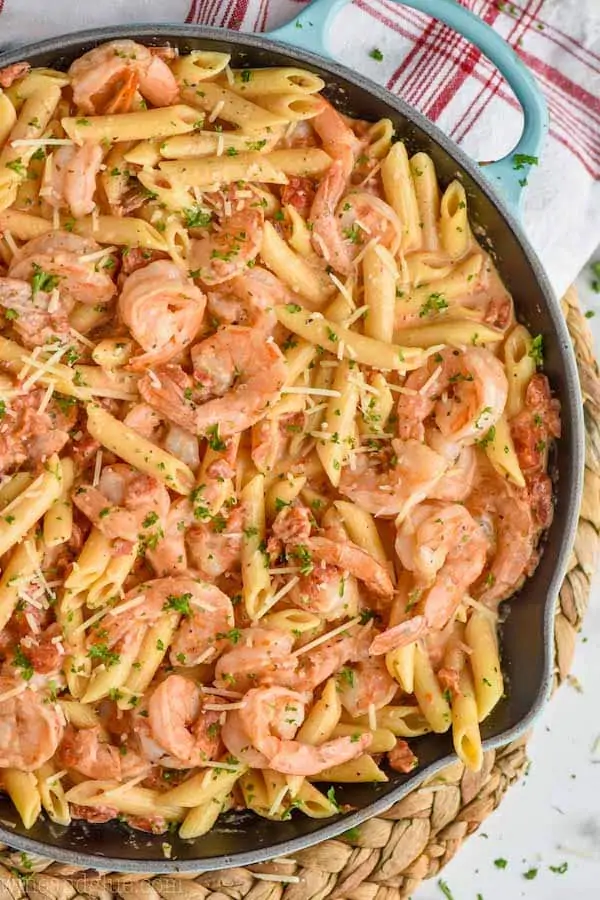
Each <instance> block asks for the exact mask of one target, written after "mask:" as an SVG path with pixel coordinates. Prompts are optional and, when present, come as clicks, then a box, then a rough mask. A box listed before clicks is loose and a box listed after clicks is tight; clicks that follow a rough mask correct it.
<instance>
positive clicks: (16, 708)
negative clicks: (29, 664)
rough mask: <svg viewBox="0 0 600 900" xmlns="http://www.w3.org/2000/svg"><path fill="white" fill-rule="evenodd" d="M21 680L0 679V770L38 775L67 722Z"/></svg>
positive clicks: (55, 706) (51, 754) (57, 742)
mask: <svg viewBox="0 0 600 900" xmlns="http://www.w3.org/2000/svg"><path fill="white" fill-rule="evenodd" d="M22 686H23V679H22V678H15V679H13V678H8V677H6V676H2V677H0V695H4V694H7V693H8V692H9V691H14V694H13V696H11V697H6V698H5V699H3V700H0V768H2V769H6V768H14V769H21V770H22V771H24V772H35V770H36V769H39V767H40V766H41V765H43V764H44V763H45V762H47V761H48V760H49V759H50V758H51V757H52V756H54V754H55V753H56V750H57V748H58V745H59V744H60V741H61V738H62V735H63V722H64V718H63V715H62V712H61V711H60V709H59V708H58V706H57V704H55V703H49V702H48V697H46V696H44V695H43V694H42V693H41V692H38V691H34V690H32V689H31V687H25V690H20V688H21V687H22Z"/></svg>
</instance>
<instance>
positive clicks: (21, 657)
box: [13, 647, 34, 681]
mask: <svg viewBox="0 0 600 900" xmlns="http://www.w3.org/2000/svg"><path fill="white" fill-rule="evenodd" d="M13 663H14V664H15V666H16V667H17V668H18V669H20V670H21V678H22V679H23V680H24V681H30V680H31V679H32V678H33V673H34V668H33V663H32V662H31V660H30V659H29V657H28V656H26V654H25V653H23V650H22V649H21V647H17V649H16V650H15V655H14V657H13Z"/></svg>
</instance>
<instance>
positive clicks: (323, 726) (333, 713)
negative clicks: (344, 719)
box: [296, 678, 342, 746]
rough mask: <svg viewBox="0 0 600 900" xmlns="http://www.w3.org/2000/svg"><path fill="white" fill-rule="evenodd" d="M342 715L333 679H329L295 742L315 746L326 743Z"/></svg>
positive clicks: (335, 683)
mask: <svg viewBox="0 0 600 900" xmlns="http://www.w3.org/2000/svg"><path fill="white" fill-rule="evenodd" d="M341 714H342V704H341V701H340V695H339V692H338V689H337V681H336V679H335V678H329V679H328V681H327V682H326V683H325V687H324V688H323V691H322V693H321V696H320V698H319V699H318V700H317V702H316V703H315V705H314V706H313V708H312V709H311V711H310V712H309V714H308V716H307V717H306V719H305V721H304V724H303V725H302V726H301V728H300V730H299V732H298V734H297V736H296V740H299V741H302V743H304V744H311V745H312V746H316V745H318V744H323V743H325V741H328V740H329V739H330V737H331V736H332V735H333V733H334V731H335V729H336V726H337V725H338V723H339V721H340V716H341Z"/></svg>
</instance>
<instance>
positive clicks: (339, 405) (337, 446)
mask: <svg viewBox="0 0 600 900" xmlns="http://www.w3.org/2000/svg"><path fill="white" fill-rule="evenodd" d="M351 365H352V363H351V362H348V361H344V362H342V363H341V364H340V365H339V366H338V368H337V370H336V374H335V378H334V381H333V393H334V396H332V397H331V399H330V400H329V403H328V404H327V412H326V414H325V422H324V424H323V432H322V435H323V436H322V437H319V438H318V439H317V455H318V457H319V459H320V460H321V464H322V466H323V468H324V469H325V472H326V473H327V477H328V478H329V481H330V482H331V484H332V485H333V486H334V487H337V486H338V485H339V483H340V478H341V475H342V468H343V467H344V466H345V465H347V463H348V460H349V459H350V457H351V455H352V452H353V450H354V448H355V445H356V439H355V436H354V419H355V416H356V409H357V406H358V385H357V383H356V381H355V380H354V379H352V377H351V375H352V368H351Z"/></svg>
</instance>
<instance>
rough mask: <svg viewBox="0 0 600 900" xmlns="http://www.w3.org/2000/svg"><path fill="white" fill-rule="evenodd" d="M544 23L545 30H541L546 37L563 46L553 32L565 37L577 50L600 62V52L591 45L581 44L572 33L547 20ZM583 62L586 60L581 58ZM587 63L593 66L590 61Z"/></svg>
mask: <svg viewBox="0 0 600 900" xmlns="http://www.w3.org/2000/svg"><path fill="white" fill-rule="evenodd" d="M542 24H543V26H544V28H543V31H542V32H541V34H542V35H543V36H544V37H546V38H549V39H550V40H552V41H553V42H554V43H557V44H558V45H559V46H563V45H562V44H560V43H559V42H558V41H557V40H556V39H555V38H553V37H552V36H551V33H552V32H553V33H554V34H555V35H557V36H558V37H560V38H563V39H564V40H565V41H568V42H569V43H570V44H573V46H574V47H575V49H576V50H581V51H582V52H583V53H587V54H588V56H591V57H592V59H593V60H595V61H596V62H599V63H600V54H598V53H594V51H593V50H591V49H590V47H588V46H586V45H585V44H581V43H580V42H579V41H577V40H576V39H575V38H574V37H571V35H570V34H567V33H566V31H561V30H560V28H556V27H555V26H554V25H551V24H548V23H546V22H542ZM564 49H565V50H566V49H567V48H566V47H565V48H564ZM569 52H572V51H569ZM573 55H575V54H573ZM581 62H584V60H581ZM587 65H590V67H591V64H590V63H587ZM594 71H596V72H597V71H598V69H595V70H594Z"/></svg>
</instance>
